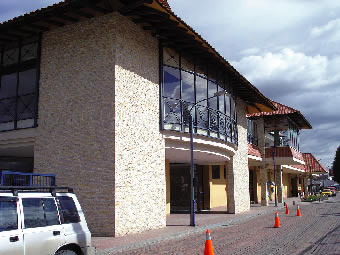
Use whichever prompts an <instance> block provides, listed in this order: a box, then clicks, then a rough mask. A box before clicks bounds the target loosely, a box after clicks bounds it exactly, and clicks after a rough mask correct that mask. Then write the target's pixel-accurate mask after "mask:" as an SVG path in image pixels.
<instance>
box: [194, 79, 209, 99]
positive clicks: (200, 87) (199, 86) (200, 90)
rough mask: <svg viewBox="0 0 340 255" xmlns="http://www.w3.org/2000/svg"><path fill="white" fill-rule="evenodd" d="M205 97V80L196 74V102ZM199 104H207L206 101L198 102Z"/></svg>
mask: <svg viewBox="0 0 340 255" xmlns="http://www.w3.org/2000/svg"><path fill="white" fill-rule="evenodd" d="M204 99H207V80H206V79H204V78H202V77H201V76H198V75H197V76H196V102H198V101H201V100H204ZM199 105H207V101H203V102H201V103H199Z"/></svg>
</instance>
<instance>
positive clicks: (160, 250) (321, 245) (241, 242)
mask: <svg viewBox="0 0 340 255" xmlns="http://www.w3.org/2000/svg"><path fill="white" fill-rule="evenodd" d="M295 200H296V201H297V199H295ZM288 204H289V207H290V208H289V209H290V215H285V214H284V209H283V206H282V205H280V207H279V208H278V209H279V210H278V212H279V216H280V221H281V228H277V229H275V228H273V224H274V213H273V212H274V210H275V208H273V207H255V208H252V210H251V211H249V212H247V213H243V214H241V215H217V216H214V215H202V216H200V219H199V220H198V222H200V220H201V221H202V220H204V219H206V220H207V221H208V224H202V222H200V226H198V227H196V228H190V227H186V226H181V225H180V224H181V222H182V221H181V220H182V219H185V220H187V217H188V216H187V215H186V218H184V217H178V218H176V220H173V222H174V223H178V225H180V226H172V227H170V226H169V227H167V228H166V229H163V230H158V233H157V231H149V232H150V233H149V236H148V234H147V233H148V232H146V233H144V234H141V235H132V236H129V237H123V238H111V239H104V238H103V239H94V244H95V245H96V246H97V251H98V252H97V253H98V254H99V255H101V254H103V255H104V254H105V255H106V254H136V255H137V254H138V255H139V254H203V253H204V241H205V233H204V232H205V228H206V227H208V228H209V229H210V231H211V235H212V241H213V245H214V251H215V254H216V255H217V254H339V255H340V194H339V193H338V196H337V197H335V198H330V199H329V200H328V201H324V202H321V203H319V202H314V203H299V204H300V208H301V212H302V217H297V216H295V215H296V207H293V206H292V201H291V200H290V201H288ZM214 217H215V218H214ZM226 218H227V220H226ZM221 219H223V220H221ZM214 220H215V222H214ZM174 225H175V224H174ZM157 235H158V236H157Z"/></svg>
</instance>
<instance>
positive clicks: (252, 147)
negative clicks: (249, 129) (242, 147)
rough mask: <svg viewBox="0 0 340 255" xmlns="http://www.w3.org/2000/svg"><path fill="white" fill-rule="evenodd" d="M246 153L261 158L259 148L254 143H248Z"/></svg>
mask: <svg viewBox="0 0 340 255" xmlns="http://www.w3.org/2000/svg"><path fill="white" fill-rule="evenodd" d="M248 155H251V156H255V157H259V158H262V154H261V152H260V150H259V148H258V147H257V146H256V145H254V144H250V143H248Z"/></svg>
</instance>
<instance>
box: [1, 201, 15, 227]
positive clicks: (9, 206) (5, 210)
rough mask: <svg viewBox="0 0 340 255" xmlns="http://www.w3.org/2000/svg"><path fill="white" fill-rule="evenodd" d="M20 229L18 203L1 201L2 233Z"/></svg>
mask: <svg viewBox="0 0 340 255" xmlns="http://www.w3.org/2000/svg"><path fill="white" fill-rule="evenodd" d="M15 229H18V217H17V203H16V201H1V200H0V232H2V231H9V230H15Z"/></svg>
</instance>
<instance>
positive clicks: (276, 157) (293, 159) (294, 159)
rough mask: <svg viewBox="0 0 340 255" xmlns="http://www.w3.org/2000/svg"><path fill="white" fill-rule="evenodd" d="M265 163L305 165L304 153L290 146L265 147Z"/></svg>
mask: <svg viewBox="0 0 340 255" xmlns="http://www.w3.org/2000/svg"><path fill="white" fill-rule="evenodd" d="M265 163H266V164H270V165H274V164H275V165H304V164H305V162H304V159H303V156H302V153H301V152H299V151H298V150H297V149H295V148H293V147H290V146H279V147H269V148H266V149H265Z"/></svg>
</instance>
